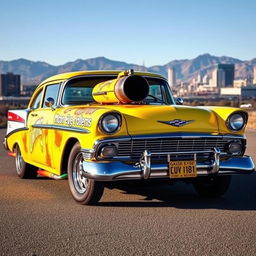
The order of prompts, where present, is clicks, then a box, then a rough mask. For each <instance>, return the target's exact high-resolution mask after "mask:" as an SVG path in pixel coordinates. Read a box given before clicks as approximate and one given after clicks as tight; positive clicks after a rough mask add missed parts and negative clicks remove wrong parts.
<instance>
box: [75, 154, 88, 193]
mask: <svg viewBox="0 0 256 256" xmlns="http://www.w3.org/2000/svg"><path fill="white" fill-rule="evenodd" d="M82 164H83V155H82V153H81V152H79V153H78V154H77V155H76V157H75V159H74V162H73V166H72V176H73V184H74V187H75V189H76V191H77V192H78V193H80V194H84V193H85V192H86V191H87V189H88V185H89V184H88V179H87V178H85V177H84V176H83V165H82Z"/></svg>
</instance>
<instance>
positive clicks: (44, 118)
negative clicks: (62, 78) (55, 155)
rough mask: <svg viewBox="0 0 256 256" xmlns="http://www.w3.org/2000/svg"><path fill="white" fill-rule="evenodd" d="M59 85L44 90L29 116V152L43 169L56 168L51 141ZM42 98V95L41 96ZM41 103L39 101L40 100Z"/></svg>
mask: <svg viewBox="0 0 256 256" xmlns="http://www.w3.org/2000/svg"><path fill="white" fill-rule="evenodd" d="M58 91H59V84H49V85H46V86H45V87H44V89H42V92H41V93H40V94H41V101H40V103H39V104H37V105H35V106H34V107H33V108H32V109H31V112H30V114H29V116H28V128H29V134H30V136H29V151H30V157H31V160H32V162H33V163H34V164H35V165H38V166H39V167H41V168H45V169H48V170H51V169H52V168H54V164H53V160H52V151H53V149H52V147H51V146H50V145H51V140H52V137H53V131H52V130H51V125H52V123H53V118H54V112H55V108H56V105H57V97H58ZM39 96H40V95H39ZM38 101H39V100H38Z"/></svg>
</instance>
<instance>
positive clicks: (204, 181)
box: [193, 175, 231, 197]
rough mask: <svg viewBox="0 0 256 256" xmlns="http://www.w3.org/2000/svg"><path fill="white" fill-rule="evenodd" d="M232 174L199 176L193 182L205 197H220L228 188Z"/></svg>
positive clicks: (198, 191)
mask: <svg viewBox="0 0 256 256" xmlns="http://www.w3.org/2000/svg"><path fill="white" fill-rule="evenodd" d="M230 181H231V176H228V175H227V176H211V177H199V178H197V180H196V181H195V182H194V183H193V185H194V188H195V190H196V192H197V193H198V194H199V195H200V196H204V197H220V196H222V195H224V194H225V192H226V191H227V190H228V188H229V185H230Z"/></svg>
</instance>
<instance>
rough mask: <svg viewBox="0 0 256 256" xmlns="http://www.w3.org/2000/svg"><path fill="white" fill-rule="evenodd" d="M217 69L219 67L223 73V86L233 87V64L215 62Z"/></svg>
mask: <svg viewBox="0 0 256 256" xmlns="http://www.w3.org/2000/svg"><path fill="white" fill-rule="evenodd" d="M216 68H217V69H221V70H223V71H224V73H225V85H224V87H233V83H234V79H235V65H234V64H217V65H216Z"/></svg>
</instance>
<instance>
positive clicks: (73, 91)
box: [62, 76, 174, 105]
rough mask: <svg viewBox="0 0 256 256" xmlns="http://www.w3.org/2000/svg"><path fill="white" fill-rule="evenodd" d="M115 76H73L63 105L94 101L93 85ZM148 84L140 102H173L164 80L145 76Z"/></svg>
mask: <svg viewBox="0 0 256 256" xmlns="http://www.w3.org/2000/svg"><path fill="white" fill-rule="evenodd" d="M115 78H116V77H115V76H102V77H83V78H75V79H72V80H70V81H68V83H67V84H66V86H65V88H64V92H63V96H62V104H63V105H83V104H89V103H95V100H94V99H93V96H92V89H93V87H94V86H95V85H96V84H98V83H101V82H104V81H107V80H111V79H115ZM145 78H146V80H147V81H148V84H149V94H148V96H147V97H146V98H145V99H144V100H143V102H141V104H150V105H162V104H164V105H171V104H174V100H173V98H172V95H171V92H170V88H169V85H168V83H167V82H166V81H165V80H162V79H157V78H147V77H145Z"/></svg>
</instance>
